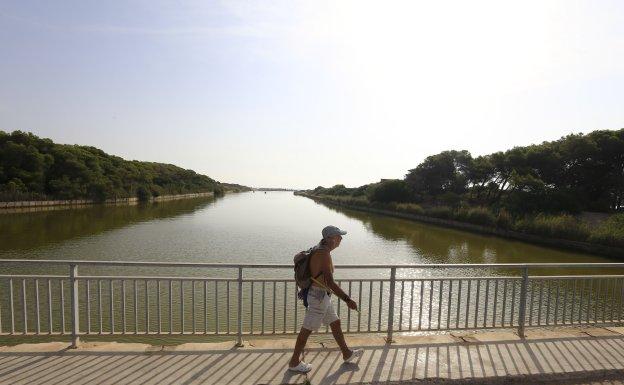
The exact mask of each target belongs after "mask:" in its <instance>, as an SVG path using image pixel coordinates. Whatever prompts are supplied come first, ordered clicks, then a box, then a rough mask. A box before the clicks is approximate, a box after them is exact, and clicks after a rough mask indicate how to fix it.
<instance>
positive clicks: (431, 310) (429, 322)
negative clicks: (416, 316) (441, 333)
mask: <svg viewBox="0 0 624 385" xmlns="http://www.w3.org/2000/svg"><path fill="white" fill-rule="evenodd" d="M427 313H428V314H429V315H428V316H427V330H431V329H432V328H431V317H432V316H433V280H430V281H429V308H428V312H427Z"/></svg>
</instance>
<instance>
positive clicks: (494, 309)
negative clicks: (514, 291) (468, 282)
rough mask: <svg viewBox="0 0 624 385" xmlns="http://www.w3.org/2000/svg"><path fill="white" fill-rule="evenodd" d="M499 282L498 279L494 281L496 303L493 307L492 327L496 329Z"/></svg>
mask: <svg viewBox="0 0 624 385" xmlns="http://www.w3.org/2000/svg"><path fill="white" fill-rule="evenodd" d="M498 282H499V279H498V278H496V279H495V280H494V303H493V304H492V306H493V307H494V308H493V309H492V327H496V309H497V308H498Z"/></svg>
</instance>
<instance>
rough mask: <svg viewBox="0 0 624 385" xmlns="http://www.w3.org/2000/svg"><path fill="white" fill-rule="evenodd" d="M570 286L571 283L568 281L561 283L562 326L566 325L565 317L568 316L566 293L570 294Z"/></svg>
mask: <svg viewBox="0 0 624 385" xmlns="http://www.w3.org/2000/svg"><path fill="white" fill-rule="evenodd" d="M571 284H572V282H571V281H569V280H566V281H563V306H562V308H561V311H562V312H563V314H562V315H561V318H562V319H561V324H562V325H567V322H566V315H567V314H568V293H569V292H570V285H571Z"/></svg>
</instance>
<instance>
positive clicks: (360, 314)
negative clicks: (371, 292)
mask: <svg viewBox="0 0 624 385" xmlns="http://www.w3.org/2000/svg"><path fill="white" fill-rule="evenodd" d="M358 310H359V311H358V328H357V330H358V332H359V331H360V325H361V323H362V281H360V288H359V289H358Z"/></svg>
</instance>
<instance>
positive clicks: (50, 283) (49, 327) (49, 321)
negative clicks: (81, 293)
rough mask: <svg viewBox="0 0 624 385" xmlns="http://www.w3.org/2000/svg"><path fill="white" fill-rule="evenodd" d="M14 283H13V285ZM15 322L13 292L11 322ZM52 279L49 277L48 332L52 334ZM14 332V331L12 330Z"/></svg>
mask: <svg viewBox="0 0 624 385" xmlns="http://www.w3.org/2000/svg"><path fill="white" fill-rule="evenodd" d="M12 286H13V285H12V284H11V287H12ZM12 323H13V294H11V324H12ZM52 329H53V322H52V280H51V279H48V334H52V331H53V330H52ZM11 333H12V332H11Z"/></svg>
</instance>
